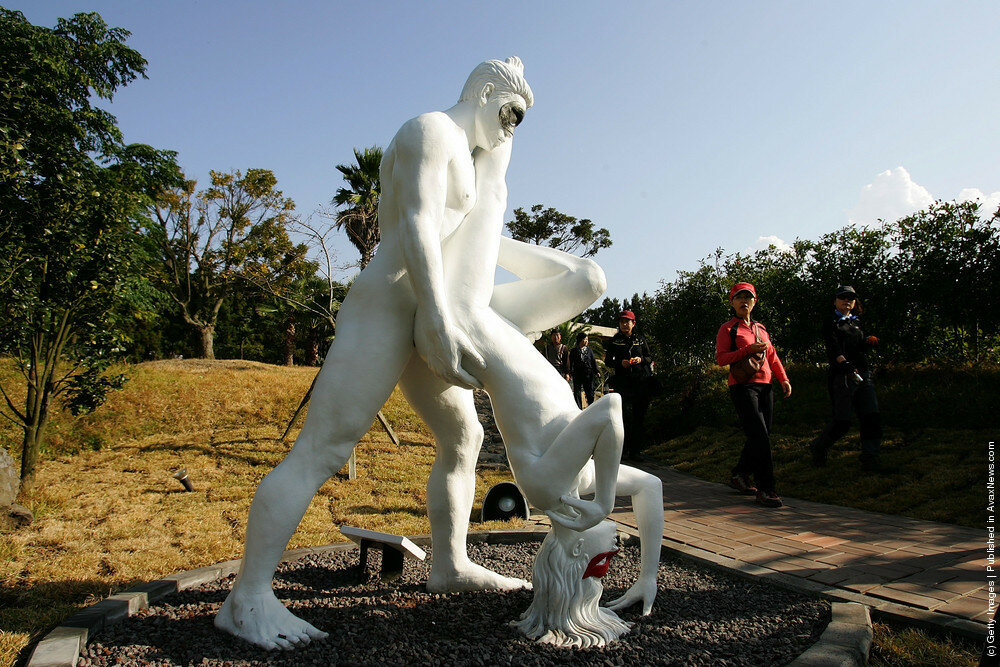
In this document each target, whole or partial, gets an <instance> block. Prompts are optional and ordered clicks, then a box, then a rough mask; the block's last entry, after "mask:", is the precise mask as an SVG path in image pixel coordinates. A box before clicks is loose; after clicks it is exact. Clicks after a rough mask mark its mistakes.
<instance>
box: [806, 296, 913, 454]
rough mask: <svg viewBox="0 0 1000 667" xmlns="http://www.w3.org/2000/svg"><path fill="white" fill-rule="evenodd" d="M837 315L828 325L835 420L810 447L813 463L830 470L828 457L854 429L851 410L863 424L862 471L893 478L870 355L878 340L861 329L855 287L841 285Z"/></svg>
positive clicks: (825, 337)
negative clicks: (884, 445)
mask: <svg viewBox="0 0 1000 667" xmlns="http://www.w3.org/2000/svg"><path fill="white" fill-rule="evenodd" d="M833 306H834V309H833V313H832V316H831V317H830V318H829V319H827V320H826V321H825V322H823V341H824V342H825V343H826V356H827V360H828V361H829V364H830V367H829V372H828V378H827V382H828V388H829V390H830V401H831V402H832V404H833V420H832V421H831V422H830V423H829V424H828V425H827V427H826V428H825V429H824V430H823V432H822V433H820V434H819V436H817V437H816V438H815V439H814V440H813V441H812V442H811V443H809V449H810V450H811V451H812V456H813V464H814V465H816V466H823V465H826V455H827V452H828V451H829V450H830V447H832V446H833V443H835V442H836V441H837V440H839V439H840V438H841V437H843V436H844V434H846V433H847V431H848V429H850V427H851V412H852V410H853V411H854V412H855V413H856V414H857V415H858V421H859V422H860V423H861V467H862V469H863V470H866V471H869V472H879V473H890V472H895V469H893V468H889V467H887V466H884V465H883V464H882V462H881V447H882V417H881V415H880V414H879V409H878V399H877V398H876V396H875V383H874V381H873V379H872V370H871V367H870V366H869V365H868V358H867V352H868V350H869V349H870V348H872V347H875V346H876V345H878V338H876V337H875V336H865V333H864V331H863V330H862V328H861V320H860V319H859V316H860V315H861V303H860V302H859V301H858V295H857V293H856V292H855V291H854V288H853V287H851V286H850V285H841V286H839V287H838V288H837V291H836V293H835V296H834V300H833Z"/></svg>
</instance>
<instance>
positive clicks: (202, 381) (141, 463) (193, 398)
mask: <svg viewBox="0 0 1000 667" xmlns="http://www.w3.org/2000/svg"><path fill="white" fill-rule="evenodd" d="M126 372H127V373H128V375H129V377H130V381H129V382H128V384H127V385H126V386H125V389H124V390H123V391H121V392H119V393H117V394H115V395H114V396H112V397H111V399H110V400H109V402H108V404H107V405H106V406H104V407H103V408H101V409H100V410H99V411H97V412H96V413H94V414H92V415H87V416H84V417H78V418H77V417H73V416H71V415H69V414H66V413H60V414H58V415H56V416H55V418H54V422H53V426H52V428H51V429H50V446H49V447H48V449H47V452H46V460H44V461H43V463H42V465H41V469H40V472H39V475H38V484H37V487H36V490H35V491H34V492H32V493H31V494H26V495H25V494H23V495H22V498H21V502H22V503H23V504H24V505H26V506H27V507H28V508H29V509H31V511H32V512H34V514H35V522H34V523H33V524H32V525H31V526H29V527H27V528H25V529H21V530H18V531H14V532H7V533H4V534H2V535H0V665H11V664H13V663H14V662H15V661H16V659H17V657H18V655H19V653H21V652H22V651H24V650H25V648H26V647H27V646H29V644H30V643H31V642H32V641H34V640H36V639H37V638H39V637H40V636H41V635H42V634H44V633H45V632H47V631H48V630H49V629H50V628H51V627H53V626H54V625H56V624H57V623H58V622H59V621H60V620H62V619H63V618H65V617H66V616H68V615H69V614H71V613H73V612H74V611H76V610H77V609H79V608H81V607H83V606H85V605H87V604H90V603H92V602H95V601H97V600H99V599H101V598H103V597H105V596H107V595H109V594H112V593H115V592H117V591H120V590H123V589H126V588H128V587H130V586H132V585H134V584H136V583H139V582H142V581H147V580H150V579H155V578H158V577H161V576H164V575H166V574H170V573H171V572H176V571H178V570H186V569H190V568H195V567H200V566H203V565H209V564H212V563H216V562H219V561H222V560H227V559H231V558H239V557H240V556H241V555H242V544H243V535H244V530H245V526H246V516H247V510H248V509H249V506H250V501H251V499H252V497H253V492H254V490H255V488H256V486H257V484H258V483H259V482H260V480H261V479H262V478H263V477H264V475H265V474H267V473H268V472H269V471H270V470H271V469H272V468H273V467H274V466H275V465H276V464H277V463H278V462H279V461H280V460H281V458H282V457H283V456H284V454H285V453H286V452H287V451H288V449H289V448H290V446H291V442H290V441H289V442H280V441H278V439H277V438H278V437H279V436H280V434H281V431H282V430H284V427H285V425H286V424H287V420H288V419H289V418H290V416H291V414H292V412H293V411H294V409H295V407H296V406H297V405H298V401H299V400H300V399H301V397H302V396H303V395H304V394H305V391H306V390H307V389H308V387H309V384H310V382H311V381H312V378H313V375H314V373H315V369H309V368H288V367H280V366H268V365H266V364H260V363H255V362H243V361H215V362H205V361H197V360H191V361H165V362H151V363H146V364H140V365H138V366H132V367H129V368H128V369H127V371H126ZM12 377H13V368H12V366H11V365H10V364H9V363H4V365H3V366H0V378H4V379H9V378H12ZM5 386H9V385H8V383H6V382H5ZM384 412H385V414H386V416H387V417H388V419H389V421H390V423H392V425H393V427H394V428H395V430H396V433H397V435H398V436H399V438H400V440H401V443H402V444H401V446H400V447H396V446H394V445H393V444H392V442H391V441H390V440H389V438H388V436H386V434H385V432H384V431H382V430H381V428H379V427H378V426H377V424H376V425H373V428H372V429H371V430H370V431H369V432H368V434H367V435H366V436H365V437H364V438H363V439H362V441H361V443H360V444H359V446H358V449H357V457H358V478H357V479H356V480H354V481H348V480H347V479H346V477H344V478H341V477H337V478H335V479H333V480H331V481H329V482H328V483H327V484H326V485H324V486H323V488H322V489H321V490H320V492H319V493H318V494H317V496H316V498H315V499H314V500H313V502H312V504H311V505H310V507H309V509H308V511H307V512H306V515H305V517H304V518H303V520H302V523H301V524H300V526H299V528H298V530H297V531H296V533H295V535H294V536H293V538H292V541H291V543H290V545H289V546H290V547H291V548H295V547H302V546H311V545H320V544H329V543H332V542H337V541H341V540H342V537H341V536H340V533H339V531H338V530H337V527H338V526H339V525H341V524H345V523H347V524H351V525H355V526H361V527H364V528H371V529H375V530H385V531H389V532H393V533H400V534H420V533H426V532H428V531H429V525H428V523H427V518H426V483H427V477H428V475H429V473H430V467H431V464H432V463H433V459H434V449H433V441H432V438H431V436H430V433H429V431H428V430H427V429H426V427H424V425H423V424H422V422H420V420H419V419H417V418H416V417H415V415H414V414H413V413H412V411H411V410H410V409H409V406H408V405H407V404H406V402H405V400H404V399H403V398H402V397H401V396H400V395H399V393H398V392H396V393H395V394H393V396H392V397H390V399H389V401H388V402H387V404H386V406H385V408H384ZM295 433H296V432H295V431H293V433H292V435H293V436H294V434H295ZM0 438H2V439H3V440H2V442H3V444H4V445H5V446H7V447H8V448H9V449H10V450H11V451H12V453H15V452H14V450H16V449H17V448H18V446H19V445H20V438H19V433H18V432H17V431H16V429H14V428H13V427H12V426H11V425H10V424H7V425H6V426H2V427H0ZM15 455H16V453H15ZM178 468H186V469H187V471H188V474H189V476H190V478H191V480H192V482H193V484H194V486H195V492H194V493H186V492H184V491H183V489H182V488H181V486H180V484H178V482H177V481H176V480H174V479H172V478H171V475H172V474H173V472H174V471H176V470H177V469H178ZM510 479H511V478H510V475H509V473H501V472H498V471H493V470H483V471H481V472H480V473H479V476H478V480H477V494H478V495H477V507H478V506H479V504H480V503H481V501H482V496H483V495H484V494H485V492H486V490H488V489H489V488H490V486H492V485H493V484H496V483H497V482H500V481H507V480H510ZM477 512H478V510H476V511H474V516H475V515H477ZM504 525H505V526H506V525H507V524H504ZM476 527H477V528H479V527H484V526H476ZM485 527H489V526H485Z"/></svg>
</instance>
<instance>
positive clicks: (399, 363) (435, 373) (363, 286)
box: [215, 58, 603, 649]
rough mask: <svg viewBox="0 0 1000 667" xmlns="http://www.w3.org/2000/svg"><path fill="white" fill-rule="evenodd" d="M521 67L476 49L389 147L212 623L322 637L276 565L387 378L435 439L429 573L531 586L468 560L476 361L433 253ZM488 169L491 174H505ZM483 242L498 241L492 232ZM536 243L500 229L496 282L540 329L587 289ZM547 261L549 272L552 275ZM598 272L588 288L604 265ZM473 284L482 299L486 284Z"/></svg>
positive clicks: (462, 586) (512, 94)
mask: <svg viewBox="0 0 1000 667" xmlns="http://www.w3.org/2000/svg"><path fill="white" fill-rule="evenodd" d="M522 72H523V66H522V65H521V61H520V60H518V59H517V58H508V59H507V61H506V62H501V61H497V60H491V61H486V62H484V63H481V64H480V65H479V66H477V67H476V68H475V70H473V72H472V74H471V75H470V76H469V79H468V81H467V82H466V84H465V87H464V88H463V90H462V94H461V97H460V100H459V102H458V103H457V104H456V105H454V106H453V107H451V108H450V109H448V110H446V111H443V112H432V113H427V114H423V115H420V116H417V117H416V118H413V119H411V120H409V121H407V122H406V123H405V124H404V125H403V126H402V127H401V128H400V130H399V132H397V134H396V136H395V137H394V138H393V140H392V142H391V143H390V144H389V146H388V148H387V149H386V152H385V155H384V157H383V160H382V166H381V185H382V196H381V200H380V202H379V224H380V227H381V235H382V241H381V244H380V246H379V249H378V252H377V253H376V255H375V258H374V259H373V260H372V262H371V263H370V264H369V265H368V266H367V267H366V268H365V270H364V271H362V272H361V274H360V275H359V276H358V278H357V280H355V282H354V285H353V286H352V288H351V290H350V293H349V294H348V296H347V298H346V299H345V300H344V303H343V305H342V307H341V309H340V314H339V315H338V318H337V338H336V341H335V342H334V344H333V346H332V347H331V349H330V352H329V354H328V356H327V359H326V361H325V363H324V365H323V368H322V370H321V371H320V374H319V376H318V378H317V381H316V387H315V389H314V392H313V396H312V400H311V406H310V409H309V413H308V416H307V418H306V422H305V424H304V425H303V428H302V431H301V432H300V434H299V436H298V438H297V439H296V441H295V445H294V447H293V448H292V451H291V452H290V453H289V454H288V456H287V457H286V458H285V459H284V460H283V461H282V462H281V464H279V465H278V466H277V467H276V468H275V469H274V470H273V471H272V472H271V473H270V474H268V475H267V476H266V477H265V478H264V480H263V481H262V482H261V484H260V486H259V487H258V489H257V493H256V495H255V496H254V500H253V503H252V505H251V507H250V514H249V517H248V521H247V537H246V547H245V554H244V558H243V563H242V565H241V568H240V574H239V576H238V577H237V580H236V583H235V584H234V586H233V590H232V592H231V593H230V594H229V596H228V597H227V598H226V601H225V602H224V603H223V605H222V608H221V609H220V611H219V614H218V615H217V617H216V619H215V625H216V627H218V628H220V629H222V630H225V631H226V632H229V633H231V634H234V635H236V636H238V637H241V638H243V639H245V640H247V641H250V642H252V643H254V644H257V645H259V646H262V647H264V648H268V649H277V648H283V649H289V648H293V647H294V646H297V645H300V644H305V643H308V642H309V641H310V640H313V639H322V638H324V637H326V633H325V632H322V631H320V630H318V629H317V628H315V627H313V626H312V625H310V624H309V623H307V622H305V621H303V620H301V619H299V618H297V617H296V616H294V615H293V614H292V613H291V612H290V611H288V610H287V609H286V608H285V607H284V606H283V605H282V604H281V602H280V601H279V600H278V599H277V597H275V595H274V592H273V590H272V587H271V581H272V577H273V575H274V570H275V568H276V567H277V564H278V562H279V560H280V558H281V555H282V553H283V551H284V548H285V546H286V545H287V543H288V540H289V539H290V538H291V536H292V534H293V533H294V531H295V528H296V526H297V525H298V523H299V521H300V520H301V518H302V515H303V514H304V513H305V511H306V509H307V508H308V506H309V503H310V501H311V500H312V497H313V496H314V495H315V493H316V491H317V490H318V489H319V487H320V486H322V484H323V483H324V482H325V481H326V480H327V479H329V478H330V477H331V476H332V475H334V474H336V473H337V471H338V470H340V468H341V467H342V466H343V464H344V462H345V461H346V460H347V458H348V456H349V455H350V453H351V450H352V449H353V448H354V446H355V445H356V444H357V442H358V440H359V439H360V438H361V436H362V435H364V433H365V432H366V431H367V429H368V428H369V426H370V425H371V421H372V418H373V417H374V415H375V413H376V412H377V411H378V410H379V408H381V407H382V404H383V403H384V402H385V400H386V398H388V396H389V394H390V392H391V391H392V389H393V387H394V386H395V385H396V384H397V382H399V384H400V386H401V387H402V389H403V391H404V393H405V394H406V396H407V398H408V399H409V400H410V402H411V404H412V405H413V407H414V409H415V410H416V411H417V412H418V414H419V415H420V416H421V418H423V420H424V421H425V422H426V423H427V424H428V426H429V427H430V428H431V430H432V431H433V433H434V436H435V441H436V443H437V454H436V458H435V462H434V466H433V468H432V470H431V477H430V480H429V482H428V494H427V495H428V514H429V517H430V521H431V536H432V541H433V545H434V559H433V561H432V567H431V574H430V578H429V581H428V588H429V589H430V590H432V591H454V590H480V589H515V588H521V587H525V586H527V582H525V581H524V580H522V579H514V578H510V577H505V576H502V575H500V574H497V573H495V572H491V571H489V570H487V569H485V568H483V567H481V566H479V565H477V564H475V563H472V562H471V561H470V560H469V558H468V555H467V553H466V535H467V531H468V517H469V514H470V512H471V509H472V501H473V495H474V491H475V465H476V459H477V457H478V452H479V448H480V446H481V445H482V427H481V426H480V425H479V422H478V417H477V415H476V410H475V406H474V403H473V400H472V392H471V391H468V389H469V388H471V387H478V386H480V383H479V381H478V380H477V379H476V378H475V376H474V375H473V374H470V372H469V370H472V371H473V372H477V371H479V370H481V369H482V367H483V363H484V362H483V359H482V357H481V355H480V354H479V352H478V351H477V350H476V346H475V345H474V344H473V342H472V341H471V340H470V339H469V337H468V335H466V333H465V332H464V331H463V330H462V329H461V328H459V326H458V324H457V323H456V322H455V320H454V318H453V315H452V309H451V307H450V304H449V302H448V300H447V298H446V292H447V289H446V288H447V287H448V286H447V285H446V278H445V275H444V270H443V261H442V244H443V243H444V241H445V240H446V239H448V238H449V237H450V236H452V235H453V234H454V232H455V230H456V229H458V228H459V226H460V225H462V223H463V221H464V220H465V219H466V218H467V217H468V215H469V214H470V212H472V211H474V210H475V207H476V206H477V204H478V203H479V197H478V195H477V187H478V186H479V184H480V182H481V179H478V178H477V173H476V166H475V163H474V158H478V159H481V158H482V157H483V156H485V155H490V154H491V153H493V152H495V150H496V149H497V148H498V147H506V150H507V153H506V155H507V157H508V158H509V149H510V142H509V139H510V138H511V137H512V136H513V131H514V128H515V127H516V126H517V124H518V123H519V122H520V121H521V119H522V118H523V116H524V113H525V111H526V110H527V109H528V108H529V107H530V106H531V104H532V102H533V95H532V92H531V88H530V87H529V86H528V84H527V82H526V81H525V80H524V77H523V75H522ZM505 168H506V160H504V169H505ZM492 177H493V178H494V179H499V180H500V184H499V185H500V186H503V178H504V174H503V173H500V174H495V173H494V174H493V176H492ZM503 187H504V188H505V186H503ZM497 237H499V234H497ZM495 242H497V243H501V242H500V240H499V238H497V239H495ZM535 248H536V247H535V246H529V245H527V244H522V243H518V242H516V241H513V240H511V239H505V240H504V241H503V242H502V244H501V259H503V256H504V255H505V254H506V255H507V259H508V260H509V261H510V262H512V263H514V264H518V265H520V266H522V268H523V270H522V271H521V272H520V273H521V275H523V276H525V277H526V278H527V279H526V280H522V281H519V282H518V283H517V284H518V285H519V286H520V287H511V288H508V289H498V290H497V292H496V294H495V295H494V298H495V299H496V301H497V306H496V307H497V310H498V312H500V313H501V314H506V313H505V310H504V306H505V304H507V305H512V306H515V307H516V308H517V309H518V310H523V309H527V310H529V311H533V312H535V313H537V315H535V316H534V319H533V320H532V319H531V318H527V322H528V323H529V324H530V325H531V326H532V329H531V330H534V331H539V330H542V329H543V328H546V327H548V326H552V325H554V324H556V323H558V322H561V321H564V320H566V319H569V317H571V316H573V315H575V314H576V313H578V312H580V311H582V310H583V309H584V308H586V307H587V306H588V305H589V304H590V303H591V302H592V301H593V299H594V298H596V295H595V294H594V293H593V292H594V290H593V288H594V279H593V275H592V273H588V272H587V271H586V270H584V271H577V270H576V269H577V267H576V266H575V265H573V264H572V263H573V262H574V261H580V262H585V260H575V259H571V258H568V256H567V257H558V258H555V260H554V261H549V260H550V259H551V258H549V257H547V256H546V255H545V254H544V253H542V255H541V256H538V255H537V253H536V250H535ZM540 250H547V249H540ZM495 255H496V253H494V256H495ZM591 264H592V263H591ZM586 266H589V265H586ZM595 266H596V265H595ZM597 271H598V272H599V269H597ZM555 276H559V277H561V279H560V280H559V281H558V282H553V280H552V279H553V277H555ZM450 279H451V280H452V281H453V282H454V283H455V284H454V285H453V286H452V287H453V288H457V287H458V283H461V281H462V278H461V277H460V276H451V277H450ZM574 279H575V280H577V281H578V282H580V283H581V284H582V285H583V289H578V290H576V291H575V292H574V293H576V292H578V293H579V294H580V296H578V297H574V298H567V297H566V296H565V294H563V296H562V297H561V298H552V297H553V291H552V290H553V288H556V287H557V288H558V289H560V290H563V291H565V290H569V291H571V292H573V290H572V287H573V285H572V282H573V280H574ZM526 283H532V284H534V287H532V286H531V285H525V284H526ZM599 287H600V289H599V290H598V292H597V293H598V294H599V293H600V291H603V275H602V276H601V284H600V285H599ZM483 289H486V290H488V291H487V293H486V294H485V295H484V296H485V298H486V299H487V300H489V299H490V294H492V292H493V289H492V285H490V286H488V287H487V286H483Z"/></svg>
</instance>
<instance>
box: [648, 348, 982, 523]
mask: <svg viewBox="0 0 1000 667" xmlns="http://www.w3.org/2000/svg"><path fill="white" fill-rule="evenodd" d="M789 375H790V377H791V379H792V385H793V389H794V390H793V393H792V396H791V398H789V399H784V398H778V399H777V400H776V401H775V409H774V427H773V430H772V439H771V444H772V453H773V456H774V468H775V477H776V479H777V482H778V492H779V494H783V495H788V496H792V497H796V498H803V499H806V500H813V501H817V502H824V503H830V504H835V505H845V506H848V507H855V508H858V509H863V510H869V511H873V512H882V513H886V514H898V515H902V516H908V517H913V518H917V519H926V520H930V521H942V522H946V523H954V524H958V525H964V526H971V527H976V528H985V525H986V512H985V507H986V451H987V443H988V441H989V440H990V439H995V437H996V431H995V429H992V428H991V426H990V424H989V415H990V414H991V413H992V412H991V411H992V407H991V406H990V405H989V398H988V397H989V396H991V395H992V394H993V393H994V392H995V388H996V387H997V386H998V384H1000V369H998V368H995V367H994V368H988V369H983V368H976V369H940V368H892V369H887V370H885V371H884V372H882V373H881V374H880V376H879V377H878V379H877V391H878V398H879V403H880V407H881V412H882V417H883V423H884V430H885V439H884V441H883V444H882V452H883V456H882V458H883V460H884V461H885V463H887V464H890V465H894V466H897V467H898V468H899V472H898V473H897V474H893V475H871V474H865V473H863V472H862V470H861V465H860V462H859V460H858V453H859V452H860V443H859V441H858V431H857V422H856V420H855V423H854V425H853V428H852V430H851V431H850V432H849V433H848V435H847V436H845V437H844V438H842V439H841V440H840V441H839V442H838V443H837V444H836V446H835V447H834V449H833V450H832V451H831V452H830V457H829V462H828V464H827V466H826V467H824V468H815V467H813V466H812V464H811V459H810V454H809V449H808V447H807V444H808V442H809V441H810V440H811V439H812V438H813V437H815V436H816V435H817V434H818V433H819V431H820V430H821V429H822V428H823V427H824V426H825V425H826V423H827V421H828V420H829V418H830V404H829V398H828V395H827V392H826V374H825V371H824V370H823V369H817V368H815V367H811V366H805V365H798V366H792V367H790V368H789ZM991 390H992V391H991ZM647 426H648V427H649V431H650V433H651V435H652V441H653V442H654V443H655V444H654V445H653V446H652V447H650V450H649V453H650V454H651V455H652V456H653V457H654V458H656V459H657V460H659V461H661V462H663V463H666V464H667V465H670V466H672V467H674V468H675V469H677V470H680V471H682V472H686V473H689V474H691V475H694V476H696V477H699V478H701V479H706V480H712V481H717V482H724V481H728V479H729V473H730V470H731V469H732V466H733V464H734V463H735V461H736V459H737V458H738V456H739V452H740V449H741V448H742V446H743V441H744V436H743V431H742V430H741V429H740V426H739V423H738V421H737V419H736V415H735V411H734V410H733V407H732V403H731V401H730V399H729V396H728V390H727V388H726V385H725V371H723V370H722V369H709V370H703V371H695V370H691V369H688V370H685V371H678V372H675V373H674V374H673V375H672V376H671V379H670V380H668V385H667V395H666V396H665V397H664V398H662V399H660V400H659V401H658V402H657V403H656V404H654V406H653V407H652V408H651V410H650V418H649V423H648V424H647Z"/></svg>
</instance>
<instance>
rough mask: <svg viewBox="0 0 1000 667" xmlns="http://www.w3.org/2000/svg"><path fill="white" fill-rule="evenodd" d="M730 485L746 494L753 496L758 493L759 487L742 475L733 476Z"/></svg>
mask: <svg viewBox="0 0 1000 667" xmlns="http://www.w3.org/2000/svg"><path fill="white" fill-rule="evenodd" d="M729 486H731V487H732V488H734V489H736V490H737V491H739V492H740V493H742V494H743V495H744V496H752V495H754V494H756V493H757V487H756V486H754V485H753V484H751V483H750V482H748V481H747V480H746V478H745V477H743V476H741V475H733V478H732V479H731V480H729Z"/></svg>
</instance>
